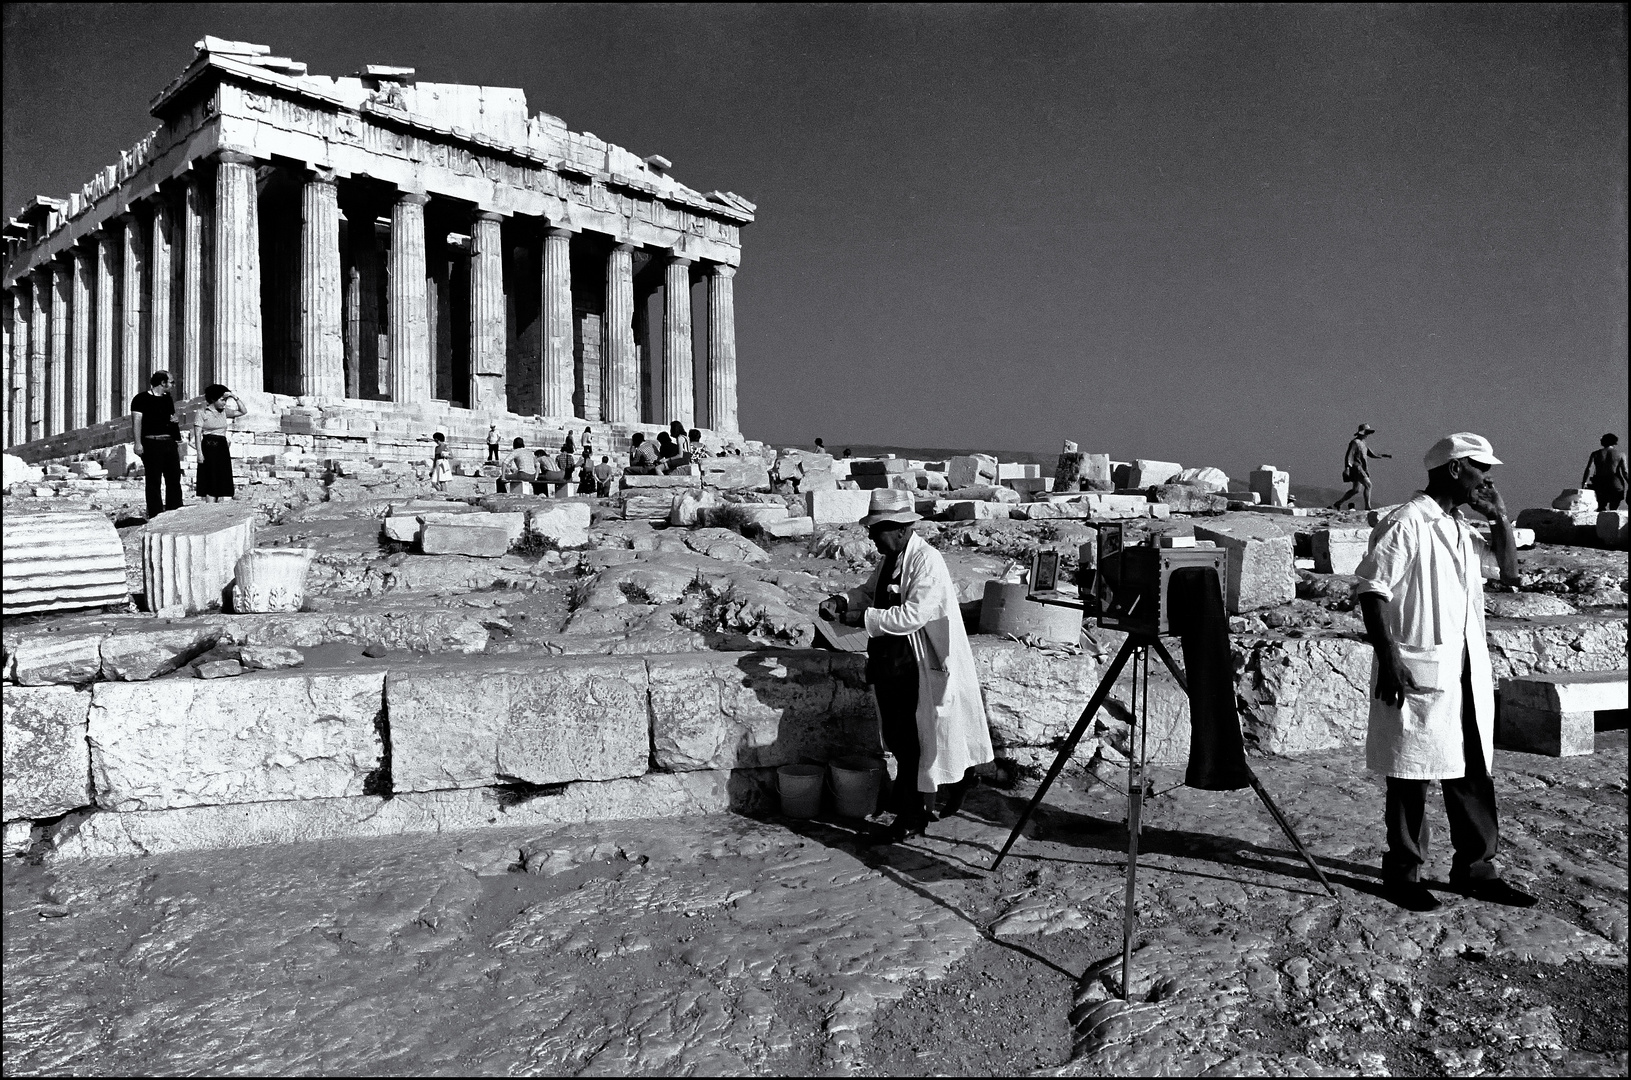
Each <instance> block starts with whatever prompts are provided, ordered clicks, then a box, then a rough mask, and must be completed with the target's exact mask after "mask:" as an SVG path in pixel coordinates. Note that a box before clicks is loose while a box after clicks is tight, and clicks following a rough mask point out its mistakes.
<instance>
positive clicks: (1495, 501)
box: [1467, 480, 1506, 524]
mask: <svg viewBox="0 0 1631 1080" xmlns="http://www.w3.org/2000/svg"><path fill="white" fill-rule="evenodd" d="M1467 505H1468V506H1470V507H1472V508H1473V509H1474V510H1476V511H1478V513H1480V514H1482V515H1483V516H1484V517H1486V518H1488V519H1489V520H1491V521H1499V522H1501V523H1503V524H1504V523H1505V522H1506V500H1505V499H1502V498H1501V493H1500V492H1499V491H1497V490H1496V489H1495V485H1494V483H1492V482H1491V481H1489V480H1485V481H1484V482H1483V483H1482V484H1480V485H1478V488H1477V489H1476V490H1475V491H1474V492H1473V493H1472V494H1471V495H1470V496H1468V497H1467Z"/></svg>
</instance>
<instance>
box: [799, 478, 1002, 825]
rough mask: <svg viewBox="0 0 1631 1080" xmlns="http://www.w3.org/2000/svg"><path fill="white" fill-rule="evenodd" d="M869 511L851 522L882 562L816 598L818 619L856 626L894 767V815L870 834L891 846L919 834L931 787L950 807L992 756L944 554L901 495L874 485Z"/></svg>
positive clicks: (945, 810)
mask: <svg viewBox="0 0 1631 1080" xmlns="http://www.w3.org/2000/svg"><path fill="white" fill-rule="evenodd" d="M870 508H871V512H870V513H869V514H868V515H867V516H866V517H864V518H862V519H861V524H862V525H865V526H866V528H867V532H868V534H869V535H870V536H871V537H872V542H873V543H874V544H876V545H877V547H878V550H879V551H880V552H882V553H883V561H882V562H880V563H879V564H878V568H877V569H876V570H875V571H873V573H872V577H871V578H870V579H869V580H868V581H867V583H866V585H865V586H864V587H862V588H859V589H851V590H850V591H849V592H848V593H839V594H836V595H834V596H831V597H829V598H828V599H827V600H825V601H823V602H822V604H821V610H820V615H821V617H822V618H824V619H827V620H828V621H833V620H835V619H836V620H838V621H840V622H842V623H843V624H844V625H846V626H864V627H866V632H867V639H868V640H867V663H866V672H867V682H868V683H870V684H871V685H872V693H873V695H874V696H875V697H876V699H877V703H878V719H879V723H880V725H881V727H882V729H883V740H884V745H885V746H887V747H888V748H889V752H890V753H891V754H894V755H895V761H896V763H897V765H898V766H899V768H898V769H897V771H896V778H895V782H894V788H893V791H892V794H891V796H890V808H891V809H892V810H893V811H894V813H895V818H894V821H893V822H892V823H891V824H890V825H889V826H888V827H887V828H885V829H884V830H882V831H881V832H879V833H878V834H877V835H876V836H875V837H874V839H875V840H876V841H877V842H879V843H899V842H900V841H902V840H905V839H906V838H907V837H911V836H920V835H922V834H923V832H924V831H925V830H926V829H927V828H928V826H929V822H930V821H932V820H934V818H935V799H936V793H937V792H938V791H939V789H940V785H942V784H944V785H946V788H947V790H946V801H945V802H944V803H943V804H942V805H941V806H940V808H939V810H940V814H941V815H942V816H948V815H951V814H955V813H956V812H957V811H958V810H960V809H961V808H962V805H963V798H964V796H965V795H966V794H967V793H968V791H969V789H970V788H972V787H973V786H974V785H975V783H976V782H977V778H976V777H975V774H974V766H976V765H981V764H984V763H985V762H988V761H990V760H992V758H993V756H994V755H993V754H992V750H991V732H990V730H989V728H988V727H987V726H986V718H985V706H984V705H983V704H982V703H981V701H980V677H979V672H977V671H976V670H975V667H974V653H973V651H972V650H970V648H969V645H968V633H967V631H965V630H964V629H963V613H962V609H961V608H960V607H959V606H958V602H957V584H956V582H955V581H953V580H952V576H951V573H950V571H948V570H947V569H946V560H945V559H944V558H942V557H941V555H940V552H938V551H936V550H935V549H934V548H933V547H931V546H929V544H928V543H927V542H926V541H924V539H923V538H922V537H920V536H918V535H917V534H916V533H914V532H913V531H912V523H913V522H914V521H919V520H921V518H920V517H919V515H918V514H917V513H915V512H914V511H913V509H912V493H911V492H909V491H903V490H900V489H899V488H877V489H874V490H873V492H872V498H871V504H870Z"/></svg>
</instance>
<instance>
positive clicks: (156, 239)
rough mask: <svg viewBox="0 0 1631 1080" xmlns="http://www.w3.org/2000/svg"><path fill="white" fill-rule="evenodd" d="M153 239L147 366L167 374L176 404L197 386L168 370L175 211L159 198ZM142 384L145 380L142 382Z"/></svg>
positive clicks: (149, 256) (149, 268) (149, 261)
mask: <svg viewBox="0 0 1631 1080" xmlns="http://www.w3.org/2000/svg"><path fill="white" fill-rule="evenodd" d="M152 205H153V239H152V242H151V243H150V245H149V246H148V249H147V271H148V273H147V277H148V282H149V284H148V293H147V295H148V300H147V363H148V366H149V368H150V369H151V370H153V371H169V372H170V382H171V383H172V389H171V393H172V394H173V395H174V396H175V398H176V400H177V401H180V400H181V399H182V398H184V397H191V396H192V395H194V394H196V393H198V392H199V390H200V389H201V387H199V386H198V385H197V384H196V383H183V382H181V381H180V379H178V378H177V377H176V376H177V373H176V372H174V371H170V356H171V351H170V350H171V344H170V342H171V336H170V335H171V328H170V310H171V307H170V305H171V304H172V303H173V302H174V301H173V299H172V297H171V295H170V281H171V277H170V275H171V256H170V246H171V235H172V234H171V224H172V222H173V221H174V219H175V212H174V211H173V210H172V209H171V207H170V200H169V199H168V198H166V197H165V196H163V195H159V196H158V197H157V198H155V199H154V200H153V204H152ZM143 381H145V380H143Z"/></svg>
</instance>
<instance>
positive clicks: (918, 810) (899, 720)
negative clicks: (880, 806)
mask: <svg viewBox="0 0 1631 1080" xmlns="http://www.w3.org/2000/svg"><path fill="white" fill-rule="evenodd" d="M872 693H873V696H874V697H876V698H877V699H878V723H879V725H880V726H881V727H882V728H883V744H884V745H885V746H887V747H888V748H889V752H890V753H891V754H894V755H895V765H896V770H895V783H894V786H893V788H892V789H891V790H890V794H889V809H890V810H892V811H894V812H895V813H896V814H899V815H901V816H902V817H905V818H908V819H919V818H922V817H924V816H925V813H924V809H923V796H922V795H921V794H919V793H918V790H917V770H918V764H919V759H920V758H921V757H922V753H923V751H922V747H921V746H920V745H919V744H918V741H917V665H916V664H915V663H914V664H912V665H911V666H910V667H905V666H902V667H900V668H898V669H896V670H894V671H889V672H885V673H880V674H879V675H878V677H877V681H876V682H874V683H873V684H872Z"/></svg>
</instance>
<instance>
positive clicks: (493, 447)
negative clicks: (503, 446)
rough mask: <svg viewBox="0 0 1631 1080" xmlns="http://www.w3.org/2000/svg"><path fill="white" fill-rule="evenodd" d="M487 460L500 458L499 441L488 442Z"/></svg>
mask: <svg viewBox="0 0 1631 1080" xmlns="http://www.w3.org/2000/svg"><path fill="white" fill-rule="evenodd" d="M487 460H488V461H497V460H498V444H497V443H491V442H490V443H488V444H487Z"/></svg>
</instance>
